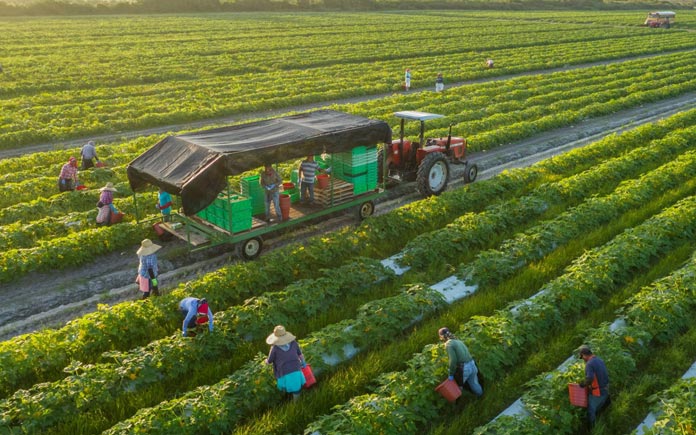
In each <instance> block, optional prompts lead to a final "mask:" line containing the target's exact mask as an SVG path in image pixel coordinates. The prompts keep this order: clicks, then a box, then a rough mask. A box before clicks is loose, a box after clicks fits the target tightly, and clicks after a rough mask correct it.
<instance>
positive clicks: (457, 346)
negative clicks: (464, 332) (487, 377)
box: [437, 327, 483, 397]
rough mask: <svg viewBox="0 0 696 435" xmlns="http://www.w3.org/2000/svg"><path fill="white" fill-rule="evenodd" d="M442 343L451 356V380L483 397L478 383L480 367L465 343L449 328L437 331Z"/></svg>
mask: <svg viewBox="0 0 696 435" xmlns="http://www.w3.org/2000/svg"><path fill="white" fill-rule="evenodd" d="M437 334H438V336H439V337H440V340H441V341H444V342H445V349H446V350H447V355H448V356H449V379H450V380H454V381H456V382H457V385H459V386H460V387H464V384H465V383H466V384H468V385H469V388H471V391H472V392H473V393H474V394H475V395H476V396H478V397H481V396H482V395H483V388H482V387H481V384H479V381H478V367H476V362H475V361H474V358H472V356H471V353H469V349H468V348H467V347H466V345H465V344H464V342H462V341H461V340H459V339H458V338H457V337H456V336H455V335H454V334H452V333H451V332H450V330H449V328H446V327H443V328H440V329H439V330H438V331H437Z"/></svg>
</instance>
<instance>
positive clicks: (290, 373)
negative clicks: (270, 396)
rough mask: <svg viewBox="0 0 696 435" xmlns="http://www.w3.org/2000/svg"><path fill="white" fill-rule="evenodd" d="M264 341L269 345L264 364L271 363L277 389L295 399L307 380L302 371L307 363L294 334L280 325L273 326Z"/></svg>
mask: <svg viewBox="0 0 696 435" xmlns="http://www.w3.org/2000/svg"><path fill="white" fill-rule="evenodd" d="M266 343H267V344H270V345H271V351H270V352H269V353H268V358H266V364H273V376H275V378H276V385H277V386H278V389H279V390H280V391H282V392H284V393H288V394H292V397H293V399H297V398H298V397H299V396H300V390H302V386H303V385H304V384H305V383H306V382H307V381H306V380H305V376H304V374H303V373H302V369H303V368H304V367H306V366H307V363H306V362H305V359H304V355H302V350H301V349H300V345H299V344H297V341H295V336H294V335H292V334H291V333H289V332H288V331H286V330H285V327H284V326H282V325H278V326H276V327H275V328H273V333H271V335H269V336H268V337H266Z"/></svg>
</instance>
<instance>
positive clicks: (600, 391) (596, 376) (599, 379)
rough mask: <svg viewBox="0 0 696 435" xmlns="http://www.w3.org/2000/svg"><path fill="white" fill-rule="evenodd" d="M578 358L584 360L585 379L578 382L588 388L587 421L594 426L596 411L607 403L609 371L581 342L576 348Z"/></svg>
mask: <svg viewBox="0 0 696 435" xmlns="http://www.w3.org/2000/svg"><path fill="white" fill-rule="evenodd" d="M577 353H578V358H580V359H582V360H583V361H585V379H584V380H583V381H582V382H578V383H579V384H580V386H581V387H587V388H588V389H589V393H588V394H589V396H588V398H587V422H588V423H589V424H590V428H592V427H594V424H595V419H596V417H597V412H598V411H599V410H600V409H602V407H604V406H605V405H608V404H609V400H610V399H609V372H608V371H607V366H606V365H605V364H604V361H602V360H601V359H600V358H599V357H597V356H596V355H594V354H593V353H592V350H591V349H590V347H589V346H588V345H586V344H583V345H582V346H580V347H579V348H578V349H577Z"/></svg>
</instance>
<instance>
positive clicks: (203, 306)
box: [179, 297, 213, 337]
mask: <svg viewBox="0 0 696 435" xmlns="http://www.w3.org/2000/svg"><path fill="white" fill-rule="evenodd" d="M179 311H181V315H182V316H184V323H183V325H182V326H181V331H182V335H183V336H184V337H186V335H187V334H188V333H189V330H195V329H197V328H198V327H199V326H203V325H205V324H206V323H207V324H208V330H209V331H210V332H213V312H212V311H210V306H209V305H208V301H207V300H206V299H205V298H202V299H198V298H192V297H188V298H184V299H182V300H181V302H179ZM191 334H192V335H195V332H194V331H191Z"/></svg>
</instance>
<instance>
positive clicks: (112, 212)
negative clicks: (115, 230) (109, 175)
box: [97, 181, 121, 225]
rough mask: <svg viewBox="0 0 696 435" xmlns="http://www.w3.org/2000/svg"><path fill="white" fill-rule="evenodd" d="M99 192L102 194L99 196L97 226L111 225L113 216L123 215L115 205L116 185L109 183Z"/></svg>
mask: <svg viewBox="0 0 696 435" xmlns="http://www.w3.org/2000/svg"><path fill="white" fill-rule="evenodd" d="M99 192H101V193H100V194H99V202H97V208H98V209H99V212H98V213H97V224H101V225H109V224H111V223H112V216H118V215H120V214H121V213H119V211H118V210H117V209H116V206H115V205H114V192H116V188H115V187H114V183H112V182H110V181H109V182H108V183H106V185H105V186H104V187H102V188H101V189H99Z"/></svg>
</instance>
